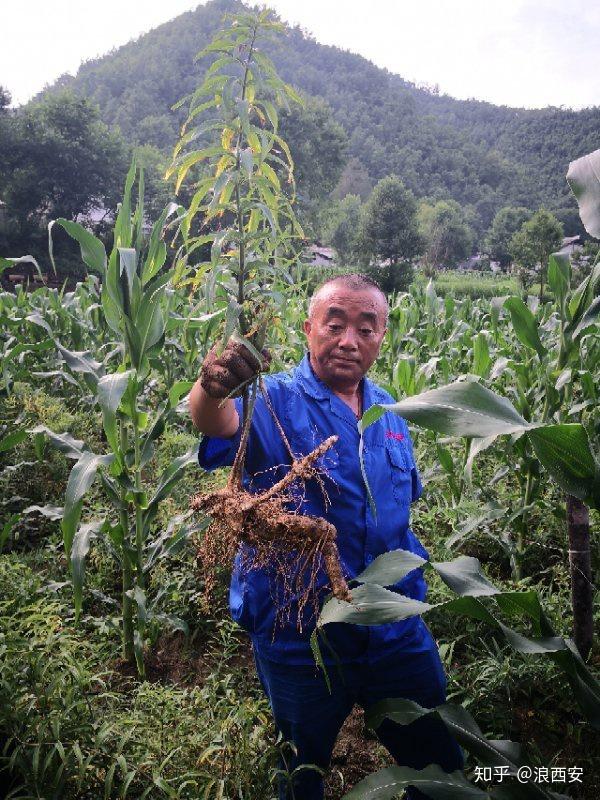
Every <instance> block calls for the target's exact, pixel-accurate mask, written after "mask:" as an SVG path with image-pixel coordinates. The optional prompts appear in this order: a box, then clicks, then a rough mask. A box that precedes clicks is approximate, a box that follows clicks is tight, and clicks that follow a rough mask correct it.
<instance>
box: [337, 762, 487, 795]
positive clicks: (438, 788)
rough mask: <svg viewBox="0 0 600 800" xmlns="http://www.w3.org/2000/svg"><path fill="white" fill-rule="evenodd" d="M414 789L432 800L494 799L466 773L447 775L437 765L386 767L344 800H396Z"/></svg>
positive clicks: (365, 780)
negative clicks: (472, 782)
mask: <svg viewBox="0 0 600 800" xmlns="http://www.w3.org/2000/svg"><path fill="white" fill-rule="evenodd" d="M408 786H414V787H415V788H416V789H419V790H420V791H422V792H423V793H424V794H425V795H426V796H427V797H431V798H432V800H487V798H490V795H489V794H488V793H487V792H484V791H483V790H482V789H478V788H476V787H475V786H473V785H472V784H471V783H469V782H468V781H467V779H466V778H465V776H464V775H463V774H462V772H458V771H456V772H444V770H443V769H442V768H441V767H440V766H438V765H437V764H429V766H427V767H425V768H424V769H421V770H418V769H412V768H411V767H400V766H393V767H385V768H384V769H380V770H379V771H378V772H375V773H373V775H368V776H367V777H366V778H363V780H362V781H360V783H357V784H356V786H355V787H354V788H353V789H351V790H350V791H349V792H347V793H346V794H345V795H344V796H343V798H342V800H394V798H396V797H399V796H400V795H402V790H403V789H406V788H407V787H408Z"/></svg>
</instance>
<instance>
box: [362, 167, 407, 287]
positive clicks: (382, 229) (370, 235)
mask: <svg viewBox="0 0 600 800" xmlns="http://www.w3.org/2000/svg"><path fill="white" fill-rule="evenodd" d="M416 215H417V203H416V200H415V198H414V196H413V194H412V192H411V191H410V190H408V189H406V188H405V187H404V185H403V184H402V181H400V180H398V179H397V178H394V177H389V178H384V179H383V180H381V181H379V183H378V184H377V185H376V186H375V188H374V189H373V192H372V193H371V195H370V197H369V199H368V201H367V203H366V205H365V208H364V211H363V213H362V216H361V227H360V233H359V236H360V250H361V255H363V256H364V258H365V259H366V261H367V264H369V263H372V266H371V268H370V269H371V270H372V272H373V274H374V275H375V276H376V277H377V280H378V283H379V284H380V286H381V288H382V289H383V290H384V291H385V292H392V291H394V290H399V289H405V288H407V287H408V284H409V283H410V279H411V277H412V270H411V266H410V262H411V260H412V259H413V258H414V257H415V256H417V255H418V254H419V253H420V252H421V248H422V246H423V241H422V238H421V236H420V235H419V232H418V230H417V224H416ZM386 261H387V262H388V263H387V264H385V263H384V264H383V265H381V263H380V262H386Z"/></svg>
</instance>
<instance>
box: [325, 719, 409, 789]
mask: <svg viewBox="0 0 600 800" xmlns="http://www.w3.org/2000/svg"><path fill="white" fill-rule="evenodd" d="M393 763H394V759H393V758H392V757H391V755H390V754H389V753H388V752H387V750H386V749H385V748H384V747H383V745H381V744H380V743H379V741H378V740H377V739H376V738H375V736H374V734H373V733H371V732H370V731H368V730H367V729H366V728H365V723H364V713H363V710H362V708H360V707H359V706H355V707H354V709H353V710H352V713H351V714H350V716H349V717H348V718H347V719H346V721H345V722H344V724H343V726H342V729H341V731H340V732H339V735H338V738H337V742H336V744H335V747H334V749H333V756H332V759H331V766H330V769H329V773H328V775H327V777H326V779H325V800H339V798H341V797H343V795H344V794H346V793H347V792H349V791H350V789H352V787H353V786H355V785H356V784H357V783H359V782H360V781H362V780H363V778H366V777H367V775H371V774H372V773H373V772H377V770H379V769H382V768H383V767H389V766H391V765H392V764H393Z"/></svg>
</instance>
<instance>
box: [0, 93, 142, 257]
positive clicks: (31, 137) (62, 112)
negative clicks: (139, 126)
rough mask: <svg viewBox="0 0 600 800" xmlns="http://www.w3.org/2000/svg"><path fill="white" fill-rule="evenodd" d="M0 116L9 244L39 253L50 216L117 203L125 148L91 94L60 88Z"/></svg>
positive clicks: (0, 185) (1, 184)
mask: <svg viewBox="0 0 600 800" xmlns="http://www.w3.org/2000/svg"><path fill="white" fill-rule="evenodd" d="M0 116H2V117H3V118H4V117H6V118H5V119H3V121H2V123H0V124H1V126H2V133H0V137H1V139H2V145H3V148H2V159H1V161H2V167H0V197H2V199H3V200H4V202H5V203H6V214H7V217H8V219H9V221H10V223H11V225H12V226H13V230H14V238H15V239H16V241H14V240H13V241H10V242H9V243H8V246H10V247H14V248H15V251H18V250H19V249H21V248H22V247H25V249H26V250H27V252H31V246H32V244H33V249H36V245H37V247H38V252H39V251H42V252H43V250H42V248H43V249H45V246H44V245H42V239H43V238H45V235H46V234H45V227H46V224H47V222H48V221H49V220H50V219H55V218H58V217H63V218H66V219H69V220H74V219H75V218H76V217H77V216H78V215H83V216H85V215H87V214H89V212H90V211H91V210H92V209H93V208H106V209H114V208H116V205H117V202H118V200H119V196H120V189H119V184H120V182H121V176H122V175H123V173H124V172H125V171H126V170H127V164H128V160H129V153H128V148H127V146H126V144H125V142H124V140H123V138H122V137H121V135H120V134H119V133H118V132H116V131H110V130H109V129H108V128H107V126H106V125H105V124H104V123H103V122H101V121H100V118H99V111H98V108H97V107H96V106H94V105H93V104H92V103H91V102H90V101H89V100H87V99H85V98H81V97H77V96H76V95H74V94H73V93H71V92H68V91H65V92H60V93H57V94H51V95H48V96H47V97H45V98H44V99H43V100H42V102H40V103H38V104H35V105H32V106H29V107H27V108H25V109H23V110H21V111H19V112H17V113H14V114H11V113H10V112H9V113H8V114H4V113H2V114H1V115H0Z"/></svg>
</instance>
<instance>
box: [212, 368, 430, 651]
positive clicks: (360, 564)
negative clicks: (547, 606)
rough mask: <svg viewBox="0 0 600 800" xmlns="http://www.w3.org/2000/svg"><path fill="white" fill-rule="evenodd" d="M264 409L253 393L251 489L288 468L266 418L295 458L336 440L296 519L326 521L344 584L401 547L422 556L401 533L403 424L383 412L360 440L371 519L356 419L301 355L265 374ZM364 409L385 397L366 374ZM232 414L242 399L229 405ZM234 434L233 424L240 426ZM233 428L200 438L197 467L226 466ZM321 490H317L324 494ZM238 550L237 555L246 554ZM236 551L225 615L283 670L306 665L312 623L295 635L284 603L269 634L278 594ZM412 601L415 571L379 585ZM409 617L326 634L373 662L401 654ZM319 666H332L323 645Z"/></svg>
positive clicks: (418, 583) (419, 576) (405, 478)
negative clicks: (280, 620) (224, 434)
mask: <svg viewBox="0 0 600 800" xmlns="http://www.w3.org/2000/svg"><path fill="white" fill-rule="evenodd" d="M264 383H265V387H266V389H267V393H268V396H269V399H270V403H271V406H272V410H270V409H269V408H268V406H267V403H266V402H265V400H264V398H263V397H262V396H261V394H260V393H259V394H258V397H257V400H256V404H255V407H254V415H253V418H252V425H251V429H250V436H249V440H248V448H247V453H246V462H245V468H246V471H245V476H244V485H245V487H246V489H247V490H248V491H251V492H259V491H264V490H265V489H267V488H269V487H270V486H272V485H273V484H274V483H275V482H276V481H278V480H280V479H281V478H282V477H283V475H285V473H286V472H287V470H288V468H289V464H290V463H291V461H290V456H289V453H288V451H287V448H286V446H285V444H284V442H283V439H282V436H281V433H280V431H279V430H278V429H277V426H276V424H275V422H274V419H273V412H274V413H275V415H276V416H277V418H278V419H279V422H280V423H281V426H282V428H283V430H284V432H285V435H286V437H287V439H288V441H289V444H290V446H291V449H292V451H293V453H294V455H295V456H296V457H298V456H301V455H306V454H307V453H309V452H310V451H311V450H313V449H314V448H315V447H316V446H317V445H318V444H319V443H320V442H322V441H323V440H324V439H326V438H327V437H329V436H332V435H334V434H335V435H337V436H338V441H337V443H336V444H335V445H334V446H333V447H332V448H331V449H330V450H329V451H328V452H327V453H326V454H325V455H324V456H323V457H322V466H323V468H324V477H323V481H322V483H323V485H322V486H320V485H319V482H318V481H316V480H310V481H308V482H307V484H306V487H305V491H304V492H303V494H302V498H301V501H300V502H301V505H300V510H301V511H302V513H305V514H310V515H314V516H321V517H324V518H325V519H327V520H328V521H329V522H331V523H332V524H333V525H335V528H336V530H337V547H338V550H339V554H340V560H341V565H342V570H343V572H344V574H345V576H346V578H347V579H348V580H349V579H351V578H353V577H355V576H356V575H358V574H359V573H360V572H362V571H363V570H364V569H365V567H367V565H368V564H370V563H371V562H372V561H373V559H374V558H376V557H377V556H378V555H380V554H381V553H385V552H387V551H389V550H395V549H397V548H402V549H404V550H410V551H411V552H413V553H417V554H418V555H420V556H422V557H423V558H425V559H427V558H428V557H429V554H428V552H427V550H425V548H424V547H423V545H422V544H421V542H420V541H419V540H418V539H417V537H416V536H415V535H414V533H413V532H412V531H411V529H410V527H409V514H410V504H411V502H414V501H415V500H417V499H418V498H419V497H420V496H421V493H422V490H423V489H422V485H421V481H420V478H419V473H418V470H417V467H416V465H415V461H414V456H413V448H412V442H411V439H410V434H409V431H408V427H407V424H406V422H405V420H403V419H402V418H401V417H399V416H397V415H395V414H392V413H390V412H387V413H386V414H384V415H383V416H382V417H381V418H380V419H379V420H378V421H377V422H375V423H374V424H372V425H371V426H370V427H369V428H367V430H366V431H365V434H364V446H363V459H364V465H365V471H366V474H367V478H368V482H369V486H370V489H371V492H372V495H373V499H374V501H375V507H376V518H374V517H373V514H372V512H371V508H370V504H369V502H368V498H367V490H366V487H365V483H364V480H363V477H362V473H361V469H360V462H359V455H358V446H359V439H360V437H359V433H358V429H357V424H356V423H357V420H356V416H355V414H354V412H353V411H352V409H351V408H350V407H349V406H348V405H347V404H346V403H344V401H343V400H341V399H340V398H339V397H338V396H337V395H336V394H334V393H333V392H332V391H331V389H329V387H327V386H326V385H325V384H324V383H323V382H322V381H321V380H319V378H318V377H317V376H316V375H315V373H314V372H313V369H312V367H311V365H310V361H309V355H308V354H306V355H305V357H304V358H303V360H302V361H301V363H300V364H299V365H298V366H297V367H296V368H295V369H293V370H291V371H290V372H282V373H278V374H274V375H267V376H265V377H264ZM362 389H363V409H364V410H365V411H366V409H368V408H369V407H370V406H372V405H374V404H376V403H391V402H394V400H393V398H392V397H391V396H390V395H389V394H388V393H387V392H385V391H384V390H383V389H381V388H379V387H378V386H377V385H376V384H374V383H373V382H372V381H370V380H369V379H368V378H363V381H362ZM236 405H237V408H238V412H240V418H241V400H240V399H238V400H236ZM240 428H241V425H240ZM239 441H240V431H239V430H238V433H237V435H236V436H234V437H232V438H231V439H220V438H217V437H206V436H205V437H204V438H203V439H202V442H201V444H200V451H199V463H200V466H202V467H204V469H207V470H212V469H216V468H217V467H223V466H228V465H229V466H230V465H231V464H232V463H233V458H234V456H235V453H236V451H237V448H238V444H239ZM323 489H325V495H326V496H327V499H328V500H327V499H326V497H325V496H324V492H323ZM246 547H247V546H246V545H242V549H243V548H246ZM242 549H240V551H238V554H237V556H236V558H235V562H234V569H233V575H232V579H231V587H230V594H229V604H230V611H231V615H232V617H233V619H234V620H236V621H237V622H238V623H239V624H240V625H241V626H242V627H243V628H244V629H245V630H246V631H247V632H248V633H249V634H250V636H251V637H252V639H253V641H254V643H255V645H256V646H257V647H258V648H259V649H260V650H261V652H262V653H264V654H265V656H266V657H268V658H271V659H273V660H276V661H285V662H287V663H290V664H310V663H314V658H313V655H312V652H311V649H310V644H309V639H310V634H311V632H312V631H313V630H314V627H315V622H316V618H315V615H314V613H312V614H310V615H309V612H308V611H307V609H305V610H304V612H303V615H302V617H301V621H302V631H301V632H299V631H298V629H297V624H296V623H297V617H298V613H297V612H298V610H297V607H296V606H295V603H294V601H293V600H292V603H291V608H290V609H289V614H288V613H287V609H286V616H288V619H289V621H288V622H287V623H286V624H285V626H284V627H280V626H278V627H277V628H274V623H275V604H274V598H277V597H278V598H280V599H281V597H282V591H281V590H282V587H281V585H280V581H277V580H275V578H274V577H273V575H272V574H269V572H268V571H267V570H264V569H257V568H254V569H252V568H250V569H247V570H242V569H240V560H241V555H242ZM317 587H318V590H319V595H318V596H319V604H320V605H322V602H323V599H324V598H325V596H326V595H327V594H328V592H329V591H330V587H329V586H328V578H327V574H326V572H325V571H324V570H322V571H319V573H318V580H317ZM388 588H390V589H391V590H392V591H397V592H401V593H402V594H404V595H407V596H408V597H412V598H414V599H416V600H424V599H425V595H426V592H427V584H426V582H425V579H424V577H423V570H422V568H417V569H414V570H412V571H411V572H409V573H408V575H406V577H405V578H403V580H401V581H400V582H399V583H397V584H396V585H394V586H391V587H388ZM418 619H419V618H418V617H410V618H408V619H405V620H401V621H400V622H392V623H387V624H383V625H375V626H366V625H349V624H344V623H331V624H329V625H327V627H326V629H325V631H326V635H327V639H328V641H329V643H330V644H331V645H332V647H333V649H334V650H335V653H336V656H337V658H339V660H340V661H341V662H342V663H344V662H348V661H357V660H358V661H366V660H370V661H376V660H377V659H378V658H381V657H384V656H387V655H391V653H392V652H394V651H395V650H397V649H399V648H402V646H403V645H404V644H406V642H407V641H408V640H409V639H411V638H412V637H414V636H415V632H416V630H417V628H418ZM323 657H324V660H325V662H326V663H328V664H331V663H334V662H335V660H336V659H335V658H333V657H332V656H330V655H329V653H328V651H327V649H326V648H323Z"/></svg>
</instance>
